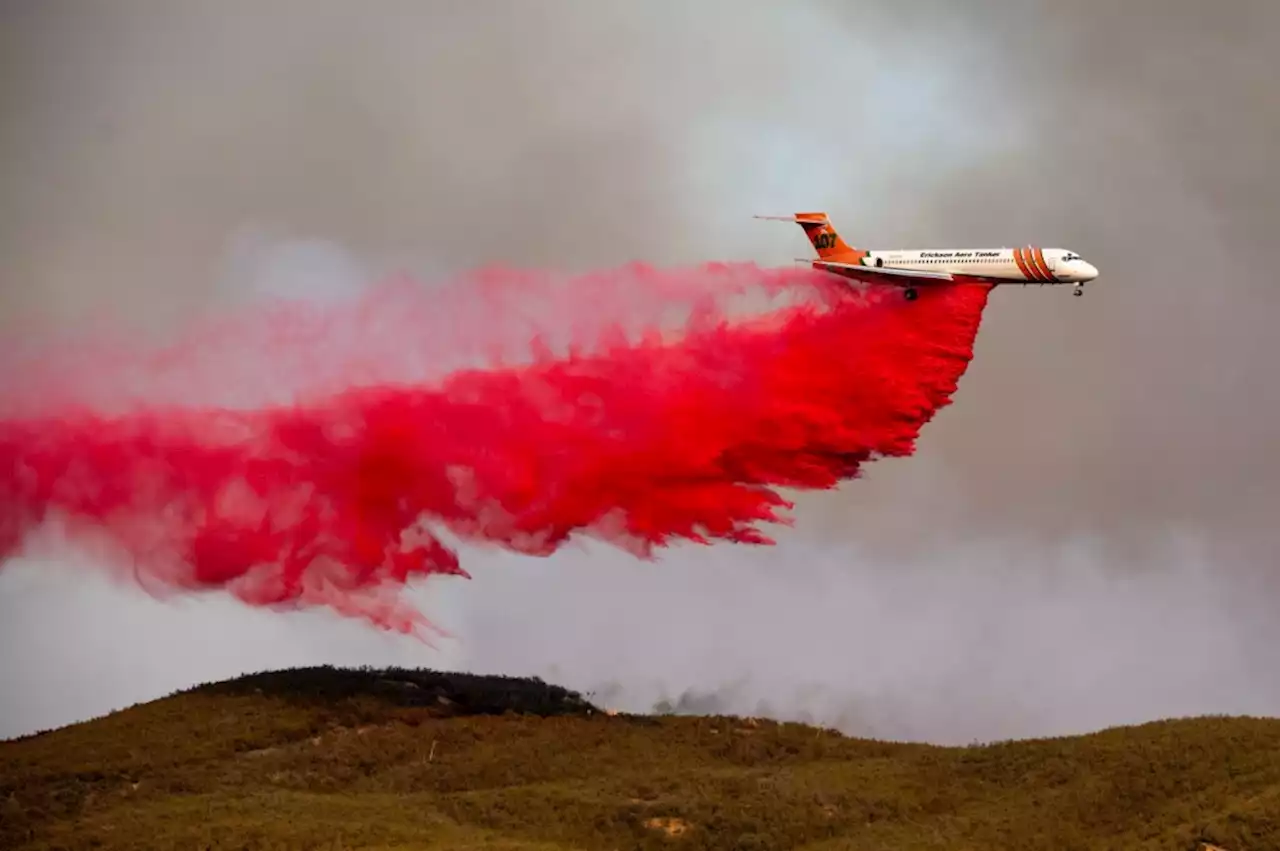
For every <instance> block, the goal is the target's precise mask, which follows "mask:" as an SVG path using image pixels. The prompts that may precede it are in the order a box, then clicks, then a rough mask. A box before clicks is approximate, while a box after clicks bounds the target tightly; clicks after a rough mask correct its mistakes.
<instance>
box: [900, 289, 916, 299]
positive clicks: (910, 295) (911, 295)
mask: <svg viewBox="0 0 1280 851" xmlns="http://www.w3.org/2000/svg"><path fill="white" fill-rule="evenodd" d="M918 295H919V293H917V292H916V291H915V288H914V287H907V289H906V291H905V292H904V293H903V294H902V297H903V298H905V299H906V300H907V301H915V300H916V296H918Z"/></svg>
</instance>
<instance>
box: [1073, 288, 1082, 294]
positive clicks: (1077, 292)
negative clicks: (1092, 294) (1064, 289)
mask: <svg viewBox="0 0 1280 851" xmlns="http://www.w3.org/2000/svg"><path fill="white" fill-rule="evenodd" d="M1072 295H1084V287H1076V289H1075V292H1073V293H1072Z"/></svg>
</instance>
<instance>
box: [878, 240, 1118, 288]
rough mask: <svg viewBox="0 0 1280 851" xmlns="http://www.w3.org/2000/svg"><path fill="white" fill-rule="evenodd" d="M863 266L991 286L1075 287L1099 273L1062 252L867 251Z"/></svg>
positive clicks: (1077, 255)
mask: <svg viewBox="0 0 1280 851" xmlns="http://www.w3.org/2000/svg"><path fill="white" fill-rule="evenodd" d="M861 264H862V265H863V266H871V267H876V268H884V269H901V270H903V271H913V272H945V273H949V274H952V275H957V276H963V277H974V278H984V279H987V280H990V281H992V282H993V283H1016V284H1067V283H1070V284H1078V283H1084V282H1086V281H1092V280H1093V279H1094V278H1096V277H1098V270H1097V269H1096V268H1095V267H1094V266H1093V265H1092V264H1090V263H1088V262H1086V261H1085V260H1083V259H1081V257H1080V255H1079V254H1076V253H1075V252H1074V251H1069V250H1067V249H1064V248H1043V249H1042V248H1036V247H1034V246H1031V247H1026V248H958V249H954V248H942V249H925V250H921V251H908V250H897V249H888V250H879V251H868V252H867V254H866V256H864V257H863V258H862V260H861Z"/></svg>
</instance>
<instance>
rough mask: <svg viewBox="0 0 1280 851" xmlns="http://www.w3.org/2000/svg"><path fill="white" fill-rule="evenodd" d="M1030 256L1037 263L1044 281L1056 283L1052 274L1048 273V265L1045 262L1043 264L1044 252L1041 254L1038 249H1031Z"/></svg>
mask: <svg viewBox="0 0 1280 851" xmlns="http://www.w3.org/2000/svg"><path fill="white" fill-rule="evenodd" d="M1031 256H1032V257H1034V258H1035V261H1036V263H1037V264H1039V268H1040V272H1041V274H1043V275H1044V279H1045V280H1046V281H1056V280H1058V279H1057V278H1055V277H1054V276H1053V273H1052V272H1050V271H1049V264H1048V263H1046V262H1044V252H1043V251H1041V250H1040V249H1039V248H1033V249H1031Z"/></svg>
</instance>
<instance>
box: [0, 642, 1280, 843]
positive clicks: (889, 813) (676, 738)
mask: <svg viewBox="0 0 1280 851" xmlns="http://www.w3.org/2000/svg"><path fill="white" fill-rule="evenodd" d="M0 754H2V755H3V759H2V760H0V847H3V848H6V849H19V848H30V849H36V848H49V849H52V848H62V849H74V848H100V849H103V848H134V849H157V851H158V849H170V848H172V849H178V848H181V849H194V848H201V849H203V848H253V849H285V848H379V849H409V848H415V849H418V848H421V849H427V848H438V849H446V848H448V849H510V850H511V851H514V849H545V851H551V849H568V848H574V849H614V848H617V849H626V848H677V849H710V848H716V849H730V848H732V849H773V848H805V849H811V851H837V850H838V849H942V848H964V849H1020V851H1032V849H1053V851H1063V849H1086V848H1087V849H1090V851H1096V849H1102V848H1126V849H1128V848H1133V849H1175V850H1176V851H1192V849H1196V848H1199V847H1201V843H1202V842H1204V841H1208V842H1212V843H1214V844H1216V845H1219V846H1221V847H1223V848H1225V849H1228V851H1249V849H1280V721H1274V720H1255V719H1226V718H1205V719H1194V720H1184V721H1163V722H1158V723H1151V724H1146V725H1143V726H1138V727H1132V728H1120V729H1113V730H1107V731H1103V732H1100V733H1097V734H1094V735H1089V736H1082V737H1074V738H1062V739H1051V740H1038V741H1025V742H1015V743H1004V744H996V745H989V746H983V747H972V748H943V747H934V746H927V745H916V744H891V743H883V742H874V741H866V740H860V739H851V738H847V737H844V736H841V735H839V734H837V733H835V732H832V731H829V730H820V729H815V728H812V727H806V726H803V725H800V724H778V723H773V722H769V721H763V720H756V719H735V718H723V717H715V718H695V717H672V716H666V717H638V716H626V715H611V714H608V713H604V712H600V711H599V710H597V709H595V708H594V707H592V706H591V705H590V704H589V703H588V702H587V701H586V700H584V699H583V698H582V697H580V696H579V695H577V694H574V693H573V692H569V691H567V690H565V689H561V688H557V687H554V686H551V685H547V684H545V683H542V682H541V681H538V680H520V679H508V678H502V677H479V676H469V675H459V674H439V673H433V672H428V671H403V670H379V671H374V670H359V671H353V670H341V669H333V668H314V669H301V670H291V671H283V672H276V673H265V674H258V675H254V676H250V677H244V678H241V679H237V680H233V681H230V682H225V683H217V684H211V685H205V686H200V687H198V688H194V689H191V690H188V691H185V692H181V693H179V694H175V695H172V696H170V697H167V698H164V699H162V700H157V701H154V702H151V703H147V704H143V705H139V706H135V707H132V708H130V709H127V710H123V711H121V712H117V713H114V714H112V715H109V716H107V717H105V718H101V719H97V720H94V721H90V722H87V723H84V724H78V725H74V726H71V727H67V728H64V729H61V730H56V731H52V732H47V733H42V734H40V735H36V736H30V737H26V738H23V739H19V740H14V741H9V742H0Z"/></svg>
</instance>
